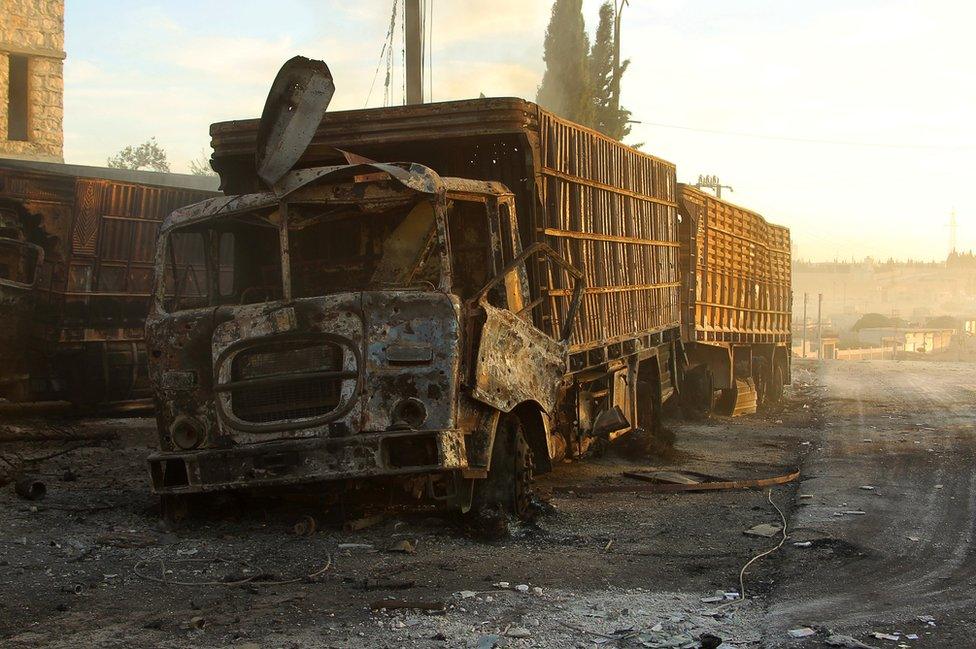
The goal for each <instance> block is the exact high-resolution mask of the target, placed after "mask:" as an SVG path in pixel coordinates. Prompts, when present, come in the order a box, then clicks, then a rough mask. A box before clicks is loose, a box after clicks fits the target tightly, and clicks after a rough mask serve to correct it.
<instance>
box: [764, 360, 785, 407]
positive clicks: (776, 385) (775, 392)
mask: <svg viewBox="0 0 976 649" xmlns="http://www.w3.org/2000/svg"><path fill="white" fill-rule="evenodd" d="M785 376H786V373H785V372H784V371H783V363H782V362H780V361H777V362H775V363H773V372H772V377H771V378H770V380H769V389H768V390H767V391H766V399H767V400H768V402H769V403H779V402H780V401H781V400H782V399H783V382H784V380H785Z"/></svg>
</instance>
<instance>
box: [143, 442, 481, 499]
mask: <svg viewBox="0 0 976 649" xmlns="http://www.w3.org/2000/svg"><path fill="white" fill-rule="evenodd" d="M464 449H465V447H464V436H463V434H462V433H461V431H457V430H441V431H402V432H401V431H398V432H385V433H362V434H358V435H350V436H348V437H340V438H304V439H288V440H277V441H270V442H263V443H258V444H248V445H242V446H235V447H232V448H226V449H201V450H195V451H185V452H179V453H155V454H153V455H151V456H150V457H149V475H150V478H151V480H152V490H153V493H157V494H186V493H199V492H204V491H218V490H223V489H242V488H248V487H260V486H274V485H288V484H299V483H307V482H322V481H328V480H345V479H357V478H374V477H381V476H395V475H408V474H418V473H435V472H438V471H449V470H456V469H464V468H466V467H467V457H466V455H465V450H464Z"/></svg>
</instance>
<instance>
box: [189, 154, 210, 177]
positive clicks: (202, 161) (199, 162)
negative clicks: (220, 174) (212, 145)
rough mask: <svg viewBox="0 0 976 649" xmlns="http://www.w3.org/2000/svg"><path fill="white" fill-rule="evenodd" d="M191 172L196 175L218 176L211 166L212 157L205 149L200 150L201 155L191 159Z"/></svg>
mask: <svg viewBox="0 0 976 649" xmlns="http://www.w3.org/2000/svg"><path fill="white" fill-rule="evenodd" d="M190 173H191V174H193V175H194V176H216V175H217V172H216V171H214V170H213V167H211V166H210V158H208V157H207V154H206V153H205V152H204V151H201V152H200V157H199V158H197V159H195V160H190Z"/></svg>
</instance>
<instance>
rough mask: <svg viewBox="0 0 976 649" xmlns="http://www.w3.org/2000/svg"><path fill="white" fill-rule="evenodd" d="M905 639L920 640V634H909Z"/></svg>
mask: <svg viewBox="0 0 976 649" xmlns="http://www.w3.org/2000/svg"><path fill="white" fill-rule="evenodd" d="M905 639H906V640H918V634H917V633H909V634H908V635H906V636H905Z"/></svg>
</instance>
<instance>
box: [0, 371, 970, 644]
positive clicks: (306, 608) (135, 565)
mask: <svg viewBox="0 0 976 649" xmlns="http://www.w3.org/2000/svg"><path fill="white" fill-rule="evenodd" d="M971 368H972V366H967V365H953V364H908V363H899V364H894V363H886V364H880V363H878V364H869V363H852V364H848V365H829V366H826V367H824V368H822V369H821V370H820V372H819V373H817V374H815V373H814V372H810V371H807V370H804V369H800V370H798V371H797V372H796V373H795V377H796V379H797V383H796V385H795V386H794V388H793V389H792V390H791V393H790V396H789V402H788V403H787V404H786V406H784V407H783V408H782V409H781V410H778V411H775V412H770V413H766V414H764V415H761V416H756V417H746V418H740V419H736V420H728V419H717V420H714V421H711V422H707V423H697V424H695V423H688V422H676V423H674V424H673V428H674V429H675V431H676V433H677V435H678V443H677V447H676V453H675V455H674V457H672V458H670V459H668V460H658V461H655V462H634V461H632V460H628V459H626V458H623V457H619V456H617V455H616V454H614V453H610V454H608V455H607V456H605V457H603V458H599V459H595V460H592V461H588V462H577V463H571V464H564V465H561V466H559V467H558V468H557V470H556V471H555V472H554V473H553V474H551V475H549V476H546V477H544V478H542V479H540V481H539V483H538V489H539V491H540V493H541V495H542V496H543V498H544V500H546V501H547V502H548V503H549V505H550V506H549V507H548V508H547V513H545V514H544V515H543V516H542V517H541V518H540V519H539V521H538V523H537V524H535V525H529V526H524V527H521V528H517V529H516V530H515V533H514V534H513V537H512V538H511V539H508V540H506V541H504V542H497V543H486V542H483V541H477V540H473V539H471V538H469V537H468V536H467V535H466V533H465V531H464V529H463V527H461V526H459V525H457V524H456V523H455V522H454V521H453V520H451V519H449V518H444V517H431V516H429V515H423V514H410V515H407V514H398V515H391V516H387V517H386V518H384V519H383V520H381V521H379V522H377V523H375V524H374V525H373V526H371V527H368V528H366V529H363V530H359V531H355V532H346V531H343V529H342V521H341V520H340V519H339V516H338V514H339V513H337V512H335V511H334V510H333V511H331V512H326V511H325V510H323V509H322V508H321V507H319V506H318V505H317V504H316V502H315V501H313V500H309V499H308V498H307V497H305V498H298V497H297V496H292V497H290V498H289V500H288V501H287V502H288V503H289V504H288V506H287V507H286V508H282V507H281V501H256V500H240V499H228V500H225V501H224V502H223V503H222V508H221V512H220V513H221V515H220V516H219V517H218V518H215V519H211V520H207V521H203V522H198V523H193V524H191V525H189V526H186V527H181V528H179V529H170V528H168V527H166V526H165V525H162V524H161V523H160V522H159V519H158V512H157V510H156V508H155V502H154V500H153V499H152V498H151V497H150V496H149V495H148V489H147V481H146V476H145V463H144V458H145V455H146V454H147V452H148V449H149V448H150V447H151V446H152V445H153V430H152V422H151V421H149V420H111V421H97V422H85V423H78V422H64V423H62V424H60V429H61V430H68V431H69V432H70V433H71V434H72V435H74V436H76V437H77V436H78V435H86V434H92V433H98V434H109V435H114V436H115V439H112V440H109V441H102V442H98V444H99V445H98V446H95V447H91V448H84V449H79V450H76V451H73V452H71V453H69V454H66V455H64V456H61V457H58V458H54V459H52V460H48V461H45V462H43V463H42V464H41V465H40V467H39V470H40V471H41V472H42V473H43V474H45V475H44V476H43V477H44V479H45V480H46V482H47V484H48V496H47V498H45V499H44V500H42V501H37V502H34V503H31V502H28V501H24V500H20V499H18V498H16V497H15V496H14V495H13V493H12V489H11V488H10V487H9V486H8V487H4V488H3V489H0V644H3V645H4V646H10V647H28V646H30V647H34V646H50V647H78V646H106V647H129V646H133V647H134V646H139V647H144V646H161V647H189V646H215V647H248V649H254V648H255V647H306V646H312V647H400V646H411V647H413V646H416V647H491V646H493V645H496V644H497V645H498V646H502V645H505V646H508V647H593V646H604V645H606V646H632V647H698V646H700V644H701V642H702V641H701V638H702V637H703V636H704V637H705V638H706V640H707V636H706V634H711V635H712V636H714V637H716V638H721V639H722V640H723V641H725V643H726V644H725V645H724V647H764V646H779V645H784V646H794V644H791V643H795V645H796V646H822V643H821V641H822V639H823V638H824V637H825V632H821V633H820V634H819V635H818V636H816V638H815V640H809V639H808V640H805V641H799V640H796V641H794V640H790V639H789V638H788V636H787V635H786V631H787V630H788V629H790V628H794V627H796V626H800V625H806V624H810V625H815V626H816V628H817V630H818V631H825V630H826V629H827V628H830V629H835V630H837V631H841V632H845V633H852V634H854V635H857V636H858V637H859V638H861V639H862V640H865V641H869V642H870V643H871V644H876V645H878V646H882V645H883V644H885V643H886V646H891V647H895V646H897V643H894V642H888V641H881V640H874V639H872V638H871V637H870V636H869V635H868V633H869V632H870V631H875V630H876V631H886V632H894V631H897V630H900V631H904V632H906V633H908V632H912V631H915V632H917V633H919V634H920V636H921V639H920V640H919V641H917V642H913V643H911V645H912V646H932V647H935V646H971V644H967V643H966V642H965V641H966V640H967V639H968V638H969V637H971V636H970V635H968V634H967V631H968V630H969V629H968V627H967V624H968V623H967V622H966V619H967V618H966V616H967V615H969V617H970V618H971V617H972V612H973V609H974V606H973V605H972V603H971V602H970V601H968V599H969V594H968V592H967V590H966V588H972V583H971V580H972V569H971V567H970V563H971V562H970V561H969V549H968V538H969V536H970V529H971V525H972V507H973V504H974V503H973V489H974V488H976V487H974V485H973V480H972V477H973V476H972V466H973V462H972V446H971V441H972V439H971V438H972V433H973V423H972V422H973V416H974V414H976V413H974V412H973V403H974V400H973V398H972V397H973V387H972V383H973V382H972V380H971V379H972V372H971ZM818 382H819V383H822V385H818ZM872 426H873V427H874V428H872ZM49 427H50V422H37V421H35V422H19V423H11V424H5V423H0V428H3V430H0V437H2V436H3V435H6V436H7V437H9V436H10V435H11V432H12V431H13V433H16V434H18V435H20V436H29V435H30V434H36V433H37V432H38V431H41V432H43V431H44V430H46V429H47V428H49ZM928 429H932V430H928ZM864 439H870V440H871V441H870V442H865V441H862V440H864ZM916 442H918V443H916ZM63 445H64V442H45V443H43V444H32V445H30V446H27V445H24V444H10V443H0V454H7V455H8V456H9V455H10V454H11V453H13V452H15V451H16V452H18V453H20V454H21V455H22V456H38V455H42V454H44V453H46V452H50V451H51V450H52V449H55V448H58V447H59V446H61V447H63ZM929 449H932V450H929ZM798 464H799V465H801V466H802V468H803V482H802V483H800V484H799V485H797V484H793V485H788V486H786V487H779V488H776V489H774V490H773V493H772V497H773V500H774V502H776V503H777V504H778V505H779V506H781V507H782V508H783V509H784V511H785V513H786V514H787V515H788V516H789V517H790V528H791V532H790V533H791V538H790V540H789V542H787V543H786V544H785V545H784V547H783V548H782V549H781V550H780V551H779V552H777V553H776V554H773V555H772V556H770V557H767V558H765V559H762V560H760V561H759V562H758V563H756V564H755V565H754V566H753V567H752V568H751V569H750V570H749V572H748V573H747V575H746V577H745V582H746V590H747V596H748V599H747V601H746V602H744V603H741V604H737V605H725V604H724V603H721V602H713V601H706V602H703V601H702V599H709V600H710V599H711V598H713V597H716V591H720V592H721V593H732V592H735V591H738V590H739V583H738V575H739V570H740V568H741V567H742V565H743V564H745V563H746V561H748V560H749V559H750V558H751V557H753V556H755V555H756V554H758V553H760V552H762V551H764V550H766V549H768V548H769V547H771V546H773V545H775V543H776V539H775V538H773V539H767V538H754V537H750V536H745V535H744V534H743V533H742V532H743V530H745V529H748V528H750V527H752V526H753V525H756V524H759V523H775V522H777V521H778V520H779V516H778V514H777V513H776V511H775V510H774V509H773V508H772V507H771V506H770V505H769V503H768V502H767V500H766V494H765V493H764V492H761V491H738V492H711V493H693V494H669V495H661V494H647V493H643V494H642V493H635V492H628V491H621V492H618V493H595V494H588V493H587V488H591V487H600V486H606V485H625V484H631V482H630V481H629V480H628V479H627V478H624V477H622V476H621V474H622V472H623V471H625V470H633V469H646V468H668V469H686V470H694V471H699V472H703V473H707V474H711V475H716V476H721V477H725V478H730V479H741V478H754V477H766V476H771V475H778V474H780V473H783V472H785V471H787V470H789V469H791V468H792V467H794V466H796V465H798ZM862 485H864V486H873V487H875V489H873V490H866V489H860V487H861V486H862ZM937 485H942V487H941V488H939V489H937V488H936V486H937ZM567 487H575V488H576V492H577V493H567V492H566V491H565V489H566V488H567ZM798 494H802V495H812V496H813V497H812V498H798V497H797V496H798ZM854 510H863V511H864V512H865V514H864V515H854V514H844V515H841V516H835V515H834V514H835V512H843V511H854ZM305 515H309V516H312V517H314V518H315V520H316V531H315V532H314V533H313V534H312V535H310V536H298V535H296V534H294V531H293V526H294V524H295V523H296V521H299V520H300V519H301V518H302V516H305ZM347 523H348V521H347ZM909 536H910V537H912V538H918V541H912V540H910V539H909V538H908V537H909ZM802 540H811V541H812V546H811V547H809V548H802V547H796V546H794V545H793V542H794V541H802ZM403 541H407V542H408V543H407V544H403ZM404 549H406V550H413V552H403V551H397V550H404ZM326 566H328V568H327V569H325V570H324V571H323V568H325V567H326ZM319 571H322V572H321V574H317V575H315V576H314V577H310V578H309V577H307V575H310V574H315V573H318V572H319ZM293 579H296V580H297V581H291V580H293ZM288 581H291V583H279V582H288ZM234 582H243V583H236V585H235V583H234ZM389 599H396V600H399V601H400V602H409V603H412V604H417V603H423V604H426V605H430V606H433V607H437V608H440V607H441V606H443V610H435V611H428V612H424V611H420V610H417V609H415V608H414V609H403V610H401V609H397V610H391V608H390V607H389V606H388V607H387V610H372V608H371V604H375V603H376V602H377V601H379V600H389ZM926 614H929V615H933V616H934V617H935V619H936V624H937V626H936V627H931V626H926V625H925V624H923V623H921V622H918V621H917V620H916V619H915V616H916V615H926ZM926 632H928V633H929V634H930V635H925V634H926ZM947 639H952V640H953V642H955V643H957V644H954V645H953V644H939V642H942V641H945V640H947ZM804 643H805V644H804Z"/></svg>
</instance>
